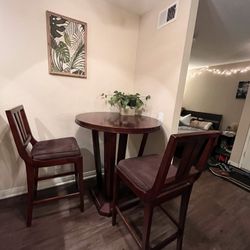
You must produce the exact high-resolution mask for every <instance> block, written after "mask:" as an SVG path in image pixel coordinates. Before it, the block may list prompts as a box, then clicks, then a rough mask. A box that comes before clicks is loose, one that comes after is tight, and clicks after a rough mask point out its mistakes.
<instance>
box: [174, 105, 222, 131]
mask: <svg viewBox="0 0 250 250" xmlns="http://www.w3.org/2000/svg"><path fill="white" fill-rule="evenodd" d="M221 121H222V115H219V114H213V113H205V112H199V111H193V110H187V109H182V111H181V117H180V123H179V128H178V132H179V133H187V132H195V131H204V130H220V125H221Z"/></svg>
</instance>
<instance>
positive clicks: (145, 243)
mask: <svg viewBox="0 0 250 250" xmlns="http://www.w3.org/2000/svg"><path fill="white" fill-rule="evenodd" d="M153 209H154V207H153V206H152V205H151V204H147V203H146V204H145V205H144V223H143V235H142V249H143V250H149V249H150V231H151V224H152V217H153Z"/></svg>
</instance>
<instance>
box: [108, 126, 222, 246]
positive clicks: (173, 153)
mask: <svg viewBox="0 0 250 250" xmlns="http://www.w3.org/2000/svg"><path fill="white" fill-rule="evenodd" d="M219 135H220V132H216V131H210V132H197V133H185V134H175V135H171V137H170V139H169V142H168V145H167V147H166V150H165V152H164V155H163V156H162V155H149V156H141V157H136V158H130V159H125V160H122V161H120V162H119V163H118V165H117V167H116V171H115V182H114V196H113V214H112V224H113V225H115V224H116V215H117V213H118V214H119V215H120V216H121V218H122V220H123V222H124V223H125V225H126V226H127V228H128V230H129V232H130V233H131V234H132V236H133V238H134V239H135V241H136V243H137V244H138V245H139V247H140V249H143V250H148V249H161V248H163V247H164V246H165V245H167V244H169V243H170V242H172V241H173V240H175V239H177V249H178V250H180V249H182V240H183V233H184V225H185V219H186V213H187V209H188V203H189V198H190V194H191V191H192V187H193V184H194V182H195V181H196V180H197V179H198V178H199V176H200V175H201V173H202V170H203V169H204V167H205V166H206V162H207V159H208V157H209V155H210V153H211V151H212V149H213V147H214V146H215V143H216V141H217V138H218V136H219ZM177 156H178V158H177ZM120 181H122V182H123V183H124V184H125V185H126V186H128V187H129V189H131V190H132V191H133V193H134V194H135V195H136V196H138V197H139V199H140V200H141V201H142V203H143V204H144V224H143V231H142V239H140V238H139V237H138V235H137V234H136V232H135V230H134V229H133V228H132V226H131V225H130V224H129V222H128V220H127V219H126V217H125V216H124V215H123V214H122V212H121V209H120V208H119V205H118V204H117V200H118V197H117V196H118V189H119V183H120ZM177 196H181V204H180V210H179V220H178V221H177V220H176V219H175V218H173V217H172V216H170V215H169V213H168V212H167V211H166V210H165V208H163V207H162V206H161V204H162V203H164V202H166V201H168V200H171V199H173V198H175V197H177ZM155 206H159V207H160V208H161V209H162V210H163V212H164V213H165V214H166V215H168V216H169V218H170V219H171V220H172V222H173V223H174V224H175V225H176V227H177V231H176V232H175V233H174V234H172V235H171V236H170V237H168V238H167V239H165V240H164V241H162V242H161V243H159V244H158V245H157V246H155V247H154V248H151V247H150V229H151V224H152V216H153V209H154V207H155Z"/></svg>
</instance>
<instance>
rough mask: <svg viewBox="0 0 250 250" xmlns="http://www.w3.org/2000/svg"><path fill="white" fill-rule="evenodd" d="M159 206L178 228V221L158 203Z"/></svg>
mask: <svg viewBox="0 0 250 250" xmlns="http://www.w3.org/2000/svg"><path fill="white" fill-rule="evenodd" d="M159 208H160V209H161V210H162V211H163V212H164V213H165V214H166V215H167V216H168V218H169V219H170V220H171V221H172V222H173V223H174V224H175V225H176V226H177V228H178V229H179V224H178V222H177V221H176V219H175V218H174V217H173V216H172V215H171V214H169V212H168V211H167V210H166V209H165V208H164V207H162V206H161V205H159Z"/></svg>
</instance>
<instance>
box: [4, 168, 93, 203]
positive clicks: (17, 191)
mask: <svg viewBox="0 0 250 250" xmlns="http://www.w3.org/2000/svg"><path fill="white" fill-rule="evenodd" d="M95 176H96V171H95V170H92V171H88V172H85V173H84V174H83V178H84V179H89V178H92V177H95ZM73 181H74V177H73V176H64V177H58V178H55V179H53V181H51V180H48V181H42V182H40V183H39V186H38V190H42V189H46V188H50V187H54V186H60V185H63V184H66V183H70V182H73ZM25 193H27V186H20V187H13V188H9V189H5V190H0V200H2V199H6V198H10V197H13V196H17V195H21V194H25Z"/></svg>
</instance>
